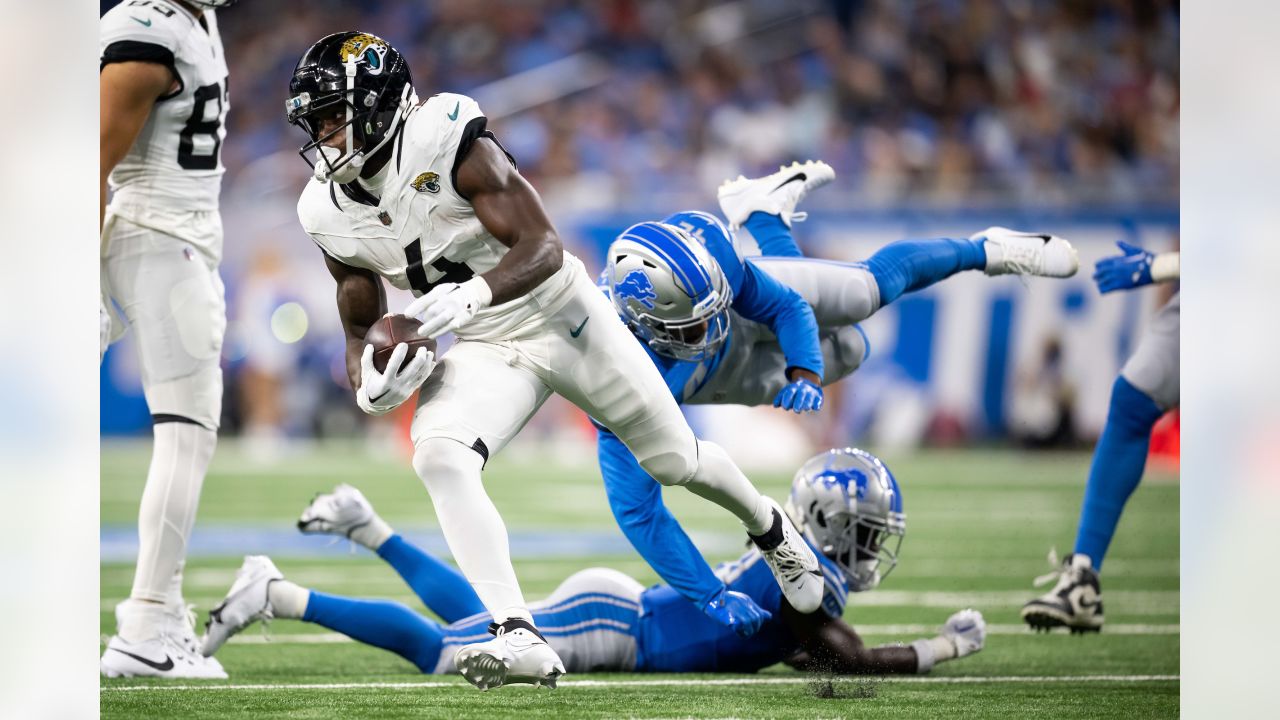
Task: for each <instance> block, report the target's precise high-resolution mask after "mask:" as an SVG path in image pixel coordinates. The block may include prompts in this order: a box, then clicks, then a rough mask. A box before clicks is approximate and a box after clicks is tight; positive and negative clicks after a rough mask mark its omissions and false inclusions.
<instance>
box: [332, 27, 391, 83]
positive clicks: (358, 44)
mask: <svg viewBox="0 0 1280 720" xmlns="http://www.w3.org/2000/svg"><path fill="white" fill-rule="evenodd" d="M390 47H391V46H390V45H388V44H387V41H386V40H383V39H382V38H380V37H378V36H377V35H368V34H365V33H358V34H356V35H353V36H351V37H349V38H347V40H346V42H344V43H342V49H341V51H339V57H341V58H342V62H344V63H345V62H347V61H349V60H350V59H351V58H356V59H357V60H360V61H363V62H364V64H365V65H366V66H367V67H368V70H369V74H370V75H381V74H382V67H383V65H384V64H385V60H386V57H387V50H388V49H390Z"/></svg>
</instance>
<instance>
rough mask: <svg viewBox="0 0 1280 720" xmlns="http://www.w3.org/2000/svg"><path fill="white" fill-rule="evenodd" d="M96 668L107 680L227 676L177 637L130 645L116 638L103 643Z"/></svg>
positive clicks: (161, 636)
mask: <svg viewBox="0 0 1280 720" xmlns="http://www.w3.org/2000/svg"><path fill="white" fill-rule="evenodd" d="M99 669H100V671H101V672H102V674H103V675H105V676H107V677H109V678H117V677H158V678H183V679H205V680H225V679H226V678H227V673H226V671H225V670H223V669H222V665H220V664H219V663H218V661H216V660H214V659H213V658H206V657H204V656H203V655H200V654H199V653H197V652H194V651H193V650H192V649H191V648H189V647H187V646H185V644H184V643H182V642H180V641H179V640H178V639H177V638H174V637H170V636H169V635H165V634H162V635H159V636H157V637H155V638H152V639H151V640H147V641H145V642H137V643H131V642H129V641H127V640H125V639H124V638H122V637H120V636H119V635H116V636H114V637H112V638H111V640H110V641H108V642H107V649H106V652H104V653H102V661H101V663H100V664H99Z"/></svg>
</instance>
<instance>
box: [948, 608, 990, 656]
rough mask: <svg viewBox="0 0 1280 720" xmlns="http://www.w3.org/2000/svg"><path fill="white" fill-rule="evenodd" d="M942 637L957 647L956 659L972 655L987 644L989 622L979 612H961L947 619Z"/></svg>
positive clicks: (970, 610) (969, 610) (968, 610)
mask: <svg viewBox="0 0 1280 720" xmlns="http://www.w3.org/2000/svg"><path fill="white" fill-rule="evenodd" d="M942 636H943V637H945V638H947V639H948V640H950V641H951V642H952V644H954V645H955V646H956V657H958V658H962V657H965V656H966V655H972V654H974V653H976V652H978V651H979V650H981V649H982V648H983V646H984V645H986V644H987V621H986V620H985V619H983V617H982V613H980V612H978V611H977V610H974V609H972V608H970V609H967V610H960V611H959V612H956V613H955V614H953V615H952V616H951V617H949V618H947V623H946V624H945V625H943V626H942Z"/></svg>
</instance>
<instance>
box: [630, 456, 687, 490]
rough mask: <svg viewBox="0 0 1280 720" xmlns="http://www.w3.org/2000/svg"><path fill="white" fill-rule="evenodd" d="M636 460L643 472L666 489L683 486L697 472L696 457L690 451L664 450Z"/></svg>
mask: <svg viewBox="0 0 1280 720" xmlns="http://www.w3.org/2000/svg"><path fill="white" fill-rule="evenodd" d="M637 460H639V461H640V467H642V468H644V471H645V472H647V473H649V475H650V476H651V477H653V479H654V480H657V481H658V482H660V483H662V484H663V485H665V486H667V487H671V486H674V485H684V484H685V483H687V482H689V481H690V480H692V479H693V475H694V473H696V472H697V471H698V455H697V452H696V451H694V450H692V449H691V450H664V451H661V452H658V453H655V454H653V455H649V456H647V457H643V458H641V457H638V458H637Z"/></svg>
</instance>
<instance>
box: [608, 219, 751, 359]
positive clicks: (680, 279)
mask: <svg viewBox="0 0 1280 720" xmlns="http://www.w3.org/2000/svg"><path fill="white" fill-rule="evenodd" d="M608 253H609V262H608V265H607V266H606V268H605V272H604V276H603V280H604V285H605V288H606V291H607V292H608V294H609V299H610V300H612V301H613V305H614V307H615V308H617V310H618V314H619V315H621V316H622V320H623V321H624V322H625V323H627V325H628V326H629V327H630V328H631V331H632V332H634V333H635V334H636V335H637V336H639V337H640V339H641V340H644V341H645V342H646V343H648V345H649V347H650V348H652V349H653V351H654V352H656V353H658V354H659V355H665V356H667V357H671V358H676V359H677V360H702V359H705V358H707V357H710V356H712V355H714V354H715V353H716V351H718V350H719V349H720V347H721V346H722V345H723V344H724V341H725V339H726V338H728V337H729V304H730V302H732V300H733V290H732V288H730V286H729V281H728V280H727V279H725V276H724V271H723V270H721V269H720V264H719V263H717V262H716V260H715V258H713V257H711V253H709V252H707V249H706V247H704V246H703V245H702V243H700V242H698V241H697V240H695V239H694V238H693V237H691V236H690V235H689V233H687V232H685V231H684V230H683V229H681V228H678V227H675V226H674V225H666V224H664V223H658V222H642V223H637V224H635V225H632V226H631V227H629V228H627V229H626V230H624V231H623V232H622V234H621V235H619V236H618V238H617V239H616V240H614V241H613V244H612V245H610V246H609V250H608Z"/></svg>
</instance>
